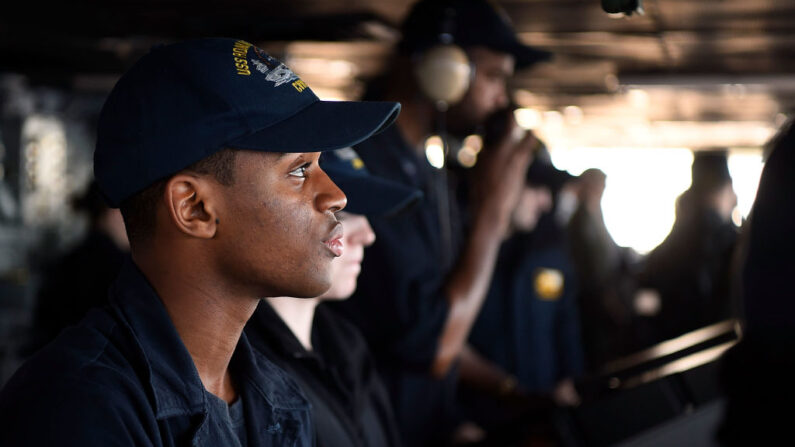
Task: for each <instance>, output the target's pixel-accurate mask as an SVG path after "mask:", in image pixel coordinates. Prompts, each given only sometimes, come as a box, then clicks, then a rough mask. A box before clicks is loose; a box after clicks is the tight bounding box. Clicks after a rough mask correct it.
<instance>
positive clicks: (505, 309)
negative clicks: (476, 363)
mask: <svg viewBox="0 0 795 447" xmlns="http://www.w3.org/2000/svg"><path fill="white" fill-rule="evenodd" d="M537 164H538V163H535V162H534V163H533V166H531V169H530V171H531V172H528V184H531V183H534V182H535V183H541V185H536V186H532V185H529V186H528V188H529V189H533V188H536V187H546V188H548V189H551V190H552V191H556V190H557V189H559V187H560V186H561V185H560V184H559V182H555V181H552V179H547V178H546V176H543V175H542V176H538V175H537V174H538V173H537V172H534V171H537V170H538V169H539V168H538V166H536V165H537ZM550 166H551V165H550ZM548 169H554V168H551V167H550V168H548ZM558 172H561V171H558ZM568 178H571V177H568ZM568 178H567V179H568ZM567 179H564V180H567ZM546 194H547V199H546V200H549V201H550V203H549V205H548V206H549V207H551V196H550V195H549V194H550V192H549V190H547V192H546ZM538 200H540V199H536V201H538ZM520 206H522V205H521V203H520ZM527 206H533V205H527ZM535 206H539V205H538V204H536V205H535ZM547 211H549V208H547ZM536 219H538V218H537V216H536ZM533 224H534V225H535V222H533ZM576 293H577V291H576V279H575V274H574V268H573V265H572V262H571V260H570V258H569V255H568V247H567V245H566V239H565V234H564V232H563V231H562V230H561V228H560V227H559V226H558V224H557V223H556V222H555V219H554V216H553V215H552V213H547V214H545V215H543V216H541V217H540V219H538V220H537V225H535V228H534V229H531V231H529V232H527V231H524V232H523V231H516V232H514V233H513V234H512V235H511V236H510V237H508V238H507V239H506V240H505V242H504V243H503V245H502V247H501V248H500V254H499V259H498V262H497V265H496V267H495V271H494V277H493V279H492V284H491V288H490V290H489V295H488V297H487V298H486V302H485V303H484V305H483V309H482V310H481V313H480V315H479V317H478V320H477V321H476V323H475V326H474V328H473V329H472V332H471V334H470V339H469V341H470V344H471V345H472V347H473V348H475V349H476V350H477V351H478V352H479V353H480V354H482V355H483V356H484V357H486V358H488V359H490V360H491V361H493V362H495V363H496V364H497V365H499V366H500V367H502V368H503V369H504V370H505V371H507V372H509V373H511V374H513V375H515V376H516V379H517V381H518V383H519V385H520V386H521V387H522V388H523V389H525V390H526V391H530V392H536V393H543V394H546V393H551V392H552V391H553V390H554V388H555V386H556V385H557V384H558V383H559V382H560V381H561V380H562V379H566V378H572V377H577V376H578V375H579V374H581V373H582V370H583V353H582V343H581V339H580V322H579V315H578V309H577V301H576V296H577V295H576Z"/></svg>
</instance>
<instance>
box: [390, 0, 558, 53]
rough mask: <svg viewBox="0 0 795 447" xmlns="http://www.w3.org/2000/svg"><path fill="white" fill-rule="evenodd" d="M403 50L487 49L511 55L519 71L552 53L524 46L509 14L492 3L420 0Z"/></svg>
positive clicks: (405, 34)
mask: <svg viewBox="0 0 795 447" xmlns="http://www.w3.org/2000/svg"><path fill="white" fill-rule="evenodd" d="M402 32H403V38H402V40H401V42H400V44H399V47H400V49H401V50H402V51H403V52H406V53H415V52H421V51H425V50H427V49H428V48H430V47H432V46H434V45H438V44H439V43H447V42H446V40H448V39H449V40H450V41H451V42H449V43H453V44H456V45H458V46H461V47H465V48H467V47H474V46H484V47H487V48H491V49H492V50H496V51H500V52H503V53H508V54H510V55H512V56H513V57H514V58H515V60H516V67H517V68H527V67H530V66H532V65H533V64H535V63H537V62H544V61H548V60H550V59H551V58H552V53H549V52H547V51H544V50H541V49H538V48H533V47H531V46H529V45H525V44H524V43H522V42H521V41H520V40H519V39H518V38H517V36H516V32H515V31H514V28H513V25H511V22H510V19H509V18H508V15H507V14H506V13H505V11H504V10H502V9H501V8H500V7H499V5H497V4H496V3H495V2H493V1H490V0H420V1H418V2H416V3H414V5H413V6H412V7H411V11H409V13H408V15H407V16H406V18H405V20H404V21H403V25H402Z"/></svg>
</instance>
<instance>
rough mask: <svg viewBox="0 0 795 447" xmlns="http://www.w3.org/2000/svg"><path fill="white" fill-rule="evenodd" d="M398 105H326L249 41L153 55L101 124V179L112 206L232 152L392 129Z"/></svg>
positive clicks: (128, 76)
mask: <svg viewBox="0 0 795 447" xmlns="http://www.w3.org/2000/svg"><path fill="white" fill-rule="evenodd" d="M399 112H400V104H398V103H394V102H356V101H321V100H320V99H318V97H317V96H316V95H315V94H314V93H313V92H312V90H311V89H310V88H309V87H308V86H307V85H306V83H305V82H304V81H303V80H301V79H300V78H299V77H298V76H297V75H296V74H295V73H293V72H292V71H291V70H290V69H289V68H287V67H286V66H285V65H284V64H283V63H281V62H279V61H278V60H276V59H274V58H272V57H271V56H269V55H268V54H266V53H265V52H264V51H262V50H261V49H259V48H257V47H255V46H253V45H251V44H250V43H248V42H245V41H242V40H234V39H201V40H192V41H186V42H181V43H176V44H173V45H167V46H158V47H155V48H153V49H152V50H151V51H150V52H149V53H148V54H147V55H146V56H144V57H143V58H141V59H140V60H139V61H138V62H137V63H136V64H135V65H134V66H133V67H132V68H131V69H130V70H129V71H127V73H125V74H124V75H123V76H122V77H121V79H119V81H118V83H116V86H115V87H114V88H113V90H112V91H111V93H110V95H109V96H108V98H107V100H106V102H105V105H104V106H103V108H102V112H101V114H100V117H99V123H98V131H97V146H96V150H95V152H94V175H95V177H96V179H97V183H98V185H99V188H100V190H101V191H102V193H103V195H104V196H105V198H106V199H107V201H108V203H109V204H110V205H111V206H113V207H118V206H119V205H120V204H121V203H122V202H123V201H124V200H126V199H127V198H129V197H131V196H133V195H135V194H136V193H138V192H140V191H142V190H144V189H146V188H147V187H148V186H150V185H151V184H153V183H155V182H156V181H158V180H161V179H164V178H167V177H169V176H171V175H173V174H175V173H177V172H179V171H180V170H182V169H185V168H186V167H188V166H190V165H192V164H193V163H196V162H197V161H199V160H202V159H204V158H206V157H208V156H210V155H212V154H214V153H215V152H217V151H219V150H221V149H224V148H233V149H246V150H256V151H265V152H317V151H327V150H333V149H339V148H343V147H348V146H352V145H354V144H357V143H359V142H361V141H363V140H365V139H367V138H368V137H370V136H371V135H373V134H375V133H378V132H380V131H382V130H383V129H385V128H386V127H388V126H389V125H390V124H392V122H393V121H394V120H395V118H396V117H397V115H398V113H399Z"/></svg>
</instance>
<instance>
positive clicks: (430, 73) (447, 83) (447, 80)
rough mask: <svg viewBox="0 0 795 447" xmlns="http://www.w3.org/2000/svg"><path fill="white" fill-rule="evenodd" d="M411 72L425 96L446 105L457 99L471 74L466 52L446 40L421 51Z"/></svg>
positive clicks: (466, 87)
mask: <svg viewBox="0 0 795 447" xmlns="http://www.w3.org/2000/svg"><path fill="white" fill-rule="evenodd" d="M414 73H415V75H416V77H417V82H418V84H419V85H420V89H421V90H422V92H423V93H424V94H425V95H426V96H427V97H428V98H430V99H431V100H433V101H434V102H439V101H442V102H444V103H445V104H447V105H452V104H455V103H457V102H458V101H460V100H461V98H462V97H463V96H464V94H465V93H466V92H467V89H469V84H470V81H471V80H472V77H473V74H474V73H473V70H472V65H471V64H470V63H469V58H468V57H467V54H466V52H464V50H462V49H461V48H460V47H458V46H456V45H449V44H445V45H437V46H435V47H432V48H430V49H428V50H427V51H425V52H424V53H423V54H422V55H421V56H420V59H419V62H418V63H417V66H416V68H415V69H414Z"/></svg>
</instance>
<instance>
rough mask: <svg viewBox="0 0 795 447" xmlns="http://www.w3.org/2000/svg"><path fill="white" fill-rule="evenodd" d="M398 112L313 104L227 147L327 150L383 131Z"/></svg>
mask: <svg viewBox="0 0 795 447" xmlns="http://www.w3.org/2000/svg"><path fill="white" fill-rule="evenodd" d="M399 113H400V104H399V103H396V102H375V101H317V102H315V103H312V104H311V105H309V106H307V107H306V108H304V109H303V110H301V111H300V112H298V113H296V114H295V115H293V116H291V117H290V118H287V119H285V120H283V121H280V122H278V123H276V124H273V125H271V126H269V127H267V128H265V129H262V130H259V131H257V132H254V133H253V134H251V135H246V136H244V137H240V138H236V139H234V140H232V141H230V142H229V143H227V144H228V145H229V146H230V147H233V148H236V149H249V150H259V151H267V152H322V151H330V150H334V149H341V148H343V147H349V146H353V145H355V144H358V143H361V142H362V141H364V140H366V139H367V138H369V137H370V136H372V135H375V134H377V133H379V132H381V131H383V130H384V129H386V128H387V127H389V126H390V125H391V124H392V123H393V122H394V121H395V119H396V118H397V116H398V114H399Z"/></svg>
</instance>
